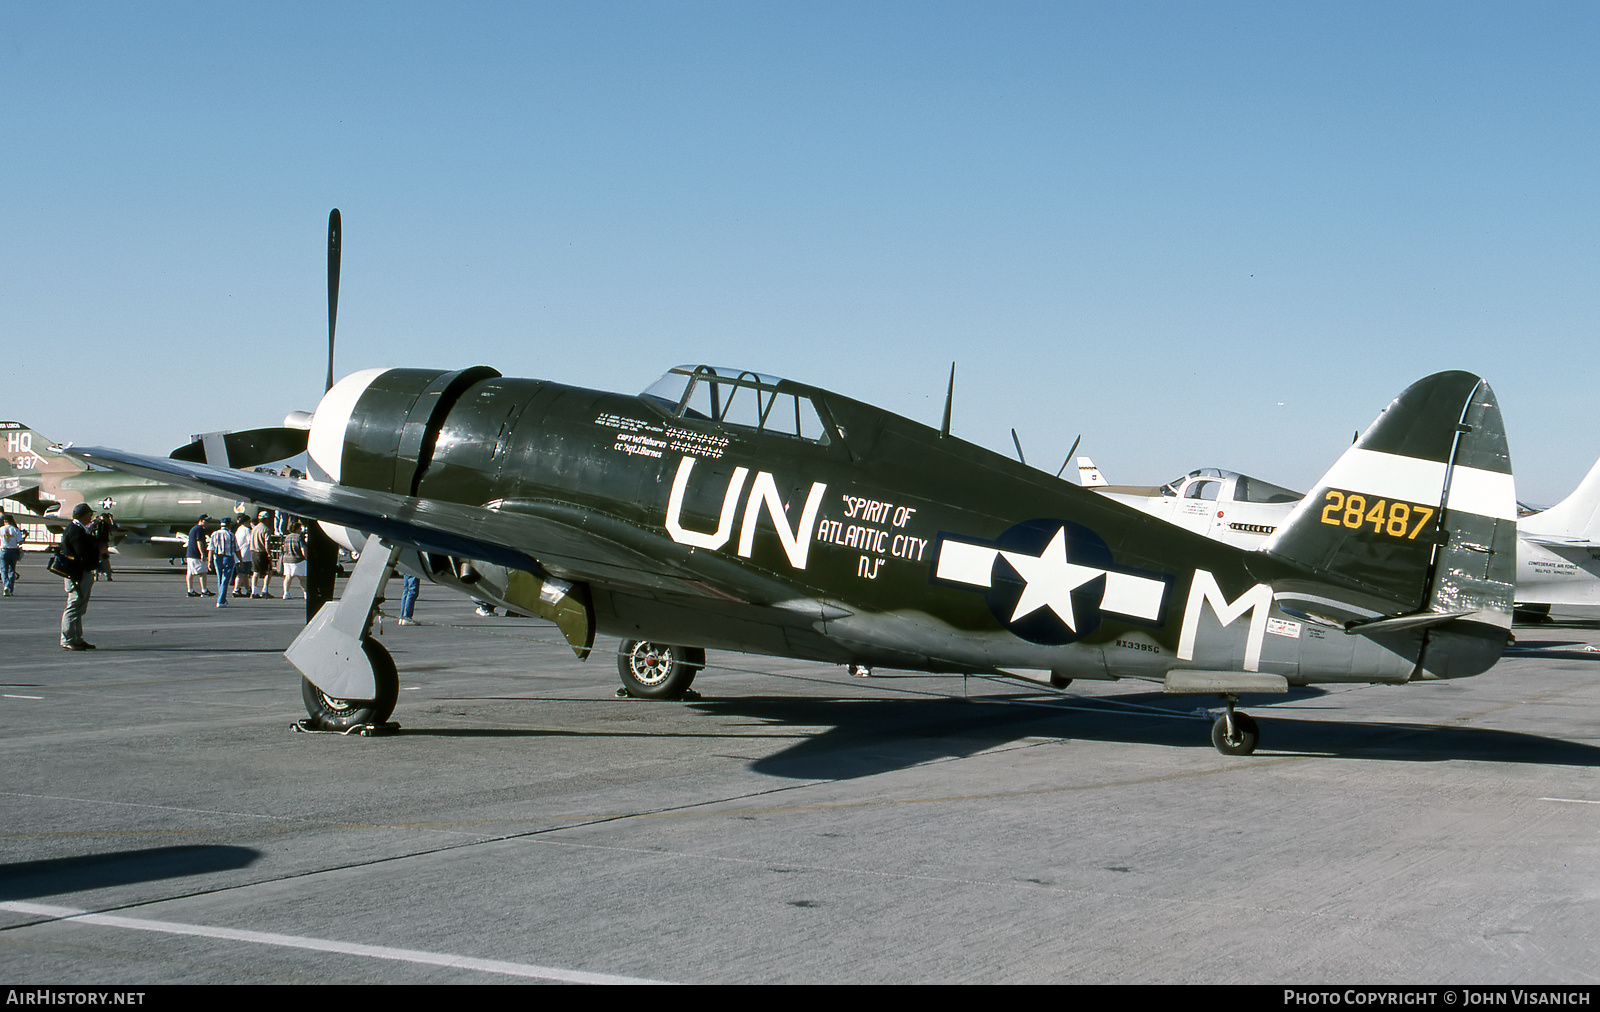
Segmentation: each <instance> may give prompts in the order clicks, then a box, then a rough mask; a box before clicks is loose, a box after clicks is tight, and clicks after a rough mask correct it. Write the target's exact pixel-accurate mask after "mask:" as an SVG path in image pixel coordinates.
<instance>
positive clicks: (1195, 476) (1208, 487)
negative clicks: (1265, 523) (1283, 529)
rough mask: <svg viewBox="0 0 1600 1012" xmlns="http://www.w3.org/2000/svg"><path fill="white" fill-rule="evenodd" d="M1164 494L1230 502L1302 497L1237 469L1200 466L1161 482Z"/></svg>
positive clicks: (1295, 500)
mask: <svg viewBox="0 0 1600 1012" xmlns="http://www.w3.org/2000/svg"><path fill="white" fill-rule="evenodd" d="M1161 494H1162V495H1164V496H1176V497H1177V498H1179V499H1204V500H1207V501H1211V502H1215V501H1217V500H1231V501H1233V502H1255V503H1290V502H1299V501H1300V500H1301V499H1303V498H1305V496H1304V495H1302V494H1301V493H1299V492H1295V491H1293V490H1291V489H1287V488H1284V487H1282V486H1281V485H1274V484H1272V483H1271V482H1270V481H1262V480H1261V479H1260V478H1252V477H1250V476H1249V475H1245V474H1240V473H1238V472H1237V471H1224V470H1222V469H1220V468H1216V467H1202V468H1200V469H1198V470H1195V471H1190V472H1189V473H1188V474H1186V475H1184V476H1183V477H1181V478H1174V479H1173V480H1172V481H1169V482H1168V483H1167V484H1165V485H1163V486H1161Z"/></svg>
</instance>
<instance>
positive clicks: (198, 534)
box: [183, 513, 211, 597]
mask: <svg viewBox="0 0 1600 1012" xmlns="http://www.w3.org/2000/svg"><path fill="white" fill-rule="evenodd" d="M210 519H211V517H210V516H209V515H207V514H205V513H202V514H200V519H199V520H196V521H195V522H194V526H193V527H191V528H189V543H188V544H187V545H186V546H185V547H184V550H183V564H184V569H183V591H184V593H185V594H187V595H188V596H189V597H201V596H205V597H210V596H211V591H209V590H207V589H206V572H207V570H208V568H209V566H208V563H207V559H206V521H208V520H210ZM196 579H198V580H199V581H200V589H199V590H195V589H194V584H195V580H196Z"/></svg>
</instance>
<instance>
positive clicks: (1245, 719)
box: [1211, 694, 1261, 755]
mask: <svg viewBox="0 0 1600 1012" xmlns="http://www.w3.org/2000/svg"><path fill="white" fill-rule="evenodd" d="M1222 701H1223V702H1224V703H1226V704H1227V705H1228V710H1227V712H1226V713H1224V714H1223V715H1222V716H1220V717H1218V718H1217V720H1216V723H1214V724H1212V725H1211V744H1213V745H1215V746H1216V747H1217V751H1218V752H1221V753H1222V754H1223V755H1249V754H1250V753H1252V752H1254V751H1255V750H1256V742H1258V741H1260V740H1261V731H1260V729H1259V728H1257V727H1256V722H1255V718H1253V717H1251V716H1250V715H1249V714H1248V713H1240V712H1239V711H1238V710H1235V709H1234V706H1235V705H1237V704H1238V702H1239V697H1238V696H1234V695H1228V694H1224V695H1223V697H1222Z"/></svg>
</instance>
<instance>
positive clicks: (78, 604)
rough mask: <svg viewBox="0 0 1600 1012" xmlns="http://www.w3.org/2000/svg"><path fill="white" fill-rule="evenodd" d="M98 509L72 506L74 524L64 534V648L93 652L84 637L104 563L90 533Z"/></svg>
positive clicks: (62, 636)
mask: <svg viewBox="0 0 1600 1012" xmlns="http://www.w3.org/2000/svg"><path fill="white" fill-rule="evenodd" d="M93 516H94V507H92V506H90V505H89V504H88V503H84V502H81V503H79V504H78V505H76V506H74V507H72V523H70V524H68V525H67V529H66V530H64V531H62V532H61V554H62V556H63V557H64V558H65V559H66V564H67V575H66V576H65V577H63V578H62V580H61V582H62V584H64V585H65V588H66V591H67V610H66V611H63V612H62V613H61V649H63V650H93V649H94V644H93V643H90V642H88V641H87V640H85V639H84V638H83V615H84V612H86V611H88V610H89V591H91V590H93V589H94V571H95V568H96V567H97V566H98V565H99V564H100V542H99V541H97V540H95V536H94V535H93V534H92V533H90V531H89V528H88V526H87V524H88V521H89V519H90V518H91V517H93Z"/></svg>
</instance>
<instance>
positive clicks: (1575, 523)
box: [1518, 460, 1600, 548]
mask: <svg viewBox="0 0 1600 1012" xmlns="http://www.w3.org/2000/svg"><path fill="white" fill-rule="evenodd" d="M1518 526H1519V527H1520V528H1521V530H1522V536H1523V537H1525V538H1527V539H1528V540H1530V541H1537V542H1540V543H1541V544H1549V545H1564V546H1568V547H1572V548H1600V460H1597V461H1595V465H1594V466H1593V467H1591V468H1590V469H1589V473H1588V474H1586V475H1584V477H1583V480H1582V481H1580V482H1578V487H1577V488H1575V489H1573V490H1572V494H1571V495H1569V496H1567V497H1566V498H1565V499H1563V500H1561V501H1560V502H1558V503H1556V504H1555V505H1554V506H1552V507H1550V508H1549V509H1547V510H1545V511H1544V512H1542V513H1534V514H1532V515H1531V516H1525V517H1523V518H1522V519H1521V521H1519V522H1518Z"/></svg>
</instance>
